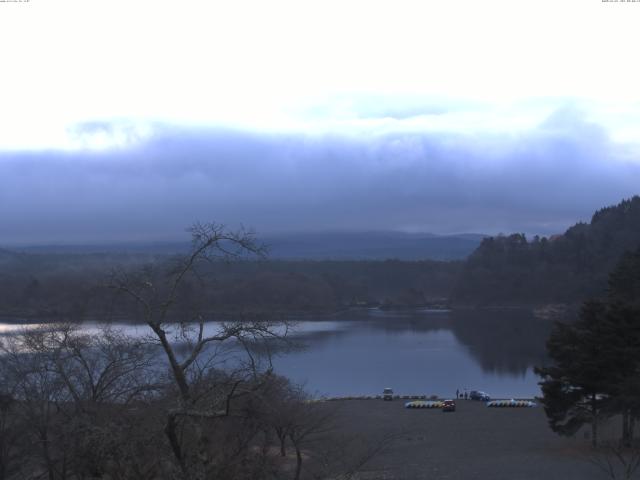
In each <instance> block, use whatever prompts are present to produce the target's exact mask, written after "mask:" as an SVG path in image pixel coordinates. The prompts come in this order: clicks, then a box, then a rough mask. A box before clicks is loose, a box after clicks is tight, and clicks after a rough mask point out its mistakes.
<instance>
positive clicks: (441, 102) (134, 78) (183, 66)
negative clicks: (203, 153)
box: [0, 0, 640, 150]
mask: <svg viewBox="0 0 640 480" xmlns="http://www.w3.org/2000/svg"><path fill="white" fill-rule="evenodd" d="M639 20H640V2H638V3H632V2H629V3H626V2H625V3H613V2H602V1H601V0H563V1H558V0H556V1H549V0H536V1H513V0H506V1H503V0H487V1H482V2H479V1H462V0H461V1H455V2H445V1H434V2H428V1H427V2H425V1H393V2H375V1H322V2H306V1H299V0H298V1H295V0H292V1H269V2H247V1H234V2H206V1H184V0H182V1H166V2H162V1H144V0H143V1H135V2H131V1H122V0H116V1H113V0H112V1H109V2H104V1H89V0H78V1H70V0H56V1H51V0H49V1H43V0H31V1H29V2H16V3H11V2H7V3H0V41H1V42H2V46H3V48H2V50H1V51H0V58H1V65H2V67H1V68H2V72H3V74H2V81H1V88H0V131H1V132H2V135H1V136H0V148H2V149H20V150H22V149H41V148H65V149H66V148H83V147H105V146H111V145H122V144H126V143H127V142H130V141H132V139H133V140H135V139H137V138H140V137H144V136H145V135H146V134H148V133H149V132H150V131H151V130H152V129H153V126H152V125H153V123H154V122H163V123H169V124H185V125H217V126H220V125H222V126H229V127H234V128H240V129H249V130H258V131H263V130H267V131H274V130H275V131H288V130H297V131H299V130H302V131H309V132H314V131H332V130H338V129H339V130H340V131H343V132H345V131H347V132H348V131H356V132H359V131H371V130H375V129H381V128H382V129H396V130H398V129H399V130H404V129H408V130H411V129H422V130H425V129H426V130H428V131H444V132H447V131H453V132H457V131H462V132H472V133H473V132H487V131H489V132H491V131H501V132H502V131H511V130H514V129H515V130H519V129H526V128H531V127H533V126H535V125H538V124H539V123H541V122H542V121H543V120H544V119H545V118H546V117H548V116H549V115H550V114H551V113H552V112H553V111H554V110H555V109H557V108H559V107H563V106H565V105H566V104H567V103H571V104H572V105H577V107H578V108H579V109H580V110H581V111H582V112H583V113H584V115H585V117H586V118H587V119H588V120H590V121H594V122H596V123H598V124H599V125H601V126H603V127H605V128H606V129H607V131H608V132H609V134H610V135H611V137H612V138H613V139H615V140H619V141H624V142H632V143H639V144H640V93H639V91H640V88H639V86H640V69H639V68H638V67H637V61H636V58H635V57H636V52H637V46H638V44H639V40H640V29H638V28H637V26H638V24H639ZM416 105H417V106H418V107H423V109H424V110H423V111H417V113H416V114H414V115H411V114H407V113H405V112H403V110H406V109H407V108H409V107H413V108H414V109H416ZM382 107H386V111H385V108H382ZM409 109H410V108H409ZM430 109H431V110H430ZM418 110H419V109H418ZM398 111H400V114H399V115H398V116H397V117H398V118H396V115H395V114H396V113H398ZM389 112H391V113H389ZM91 122H94V124H97V123H95V122H107V123H111V122H113V123H115V124H124V125H125V127H122V128H120V129H118V128H115V129H113V128H111V129H108V130H105V129H95V128H94V129H89V130H87V129H84V130H83V129H80V130H78V129H77V128H76V126H77V125H84V124H87V123H88V124H90V125H91ZM87 132H89V133H87Z"/></svg>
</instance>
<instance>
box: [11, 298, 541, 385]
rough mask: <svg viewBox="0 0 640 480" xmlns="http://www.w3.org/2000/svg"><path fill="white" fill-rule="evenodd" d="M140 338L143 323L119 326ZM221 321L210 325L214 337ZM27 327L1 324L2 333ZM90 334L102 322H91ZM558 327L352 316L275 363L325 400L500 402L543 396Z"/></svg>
mask: <svg viewBox="0 0 640 480" xmlns="http://www.w3.org/2000/svg"><path fill="white" fill-rule="evenodd" d="M114 327H119V328H122V329H124V330H125V331H126V332H127V333H129V334H131V335H136V336H142V335H146V334H147V333H148V329H147V328H146V327H145V326H142V325H130V324H129V325H126V324H119V325H114ZM218 327H219V323H216V322H209V323H208V324H207V327H206V330H207V331H208V332H214V331H215V330H216V329H217V328H218ZM21 328H24V325H16V324H13V323H0V334H1V333H4V334H8V333H11V332H14V331H15V330H19V329H21ZM83 328H84V329H85V330H87V331H89V332H91V331H94V330H96V329H98V328H99V325H97V324H91V323H88V324H85V325H83ZM550 330H551V323H550V322H548V321H543V320H540V319H536V318H534V317H533V316H532V315H531V313H530V312H529V311H526V310H515V309H513V310H475V309H461V310H454V311H452V312H442V311H440V312H438V311H436V312H434V311H394V312H383V311H380V310H361V311H348V312H343V313H341V314H340V315H336V316H335V317H333V318H332V319H331V320H321V321H301V322H298V323H297V326H296V331H295V333H294V338H295V340H296V343H297V344H298V345H303V346H304V347H305V348H302V349H301V348H294V349H287V352H286V353H283V354H281V355H277V356H276V357H275V358H274V359H273V364H274V368H275V370H276V372H277V373H280V374H283V375H286V376H288V377H290V378H292V379H293V380H294V381H296V382H300V383H304V384H305V385H306V387H307V389H308V390H309V391H310V392H312V393H316V394H322V395H369V394H375V393H380V392H381V391H382V389H383V388H385V387H391V388H394V390H395V391H396V392H397V393H400V394H428V395H431V394H436V395H442V396H452V395H454V394H455V391H456V389H459V390H460V391H463V390H464V389H468V390H473V389H478V390H484V391H486V392H488V393H489V394H490V395H492V396H494V397H527V396H533V395H538V394H539V387H538V385H537V381H538V378H537V377H536V376H535V375H534V374H533V366H534V365H541V364H543V363H544V362H545V360H546V355H545V341H546V338H547V336H548V334H549V332H550Z"/></svg>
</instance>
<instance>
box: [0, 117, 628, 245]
mask: <svg viewBox="0 0 640 480" xmlns="http://www.w3.org/2000/svg"><path fill="white" fill-rule="evenodd" d="M87 131H89V133H92V134H93V133H95V132H96V131H98V132H107V133H109V132H113V131H118V128H117V127H114V126H110V125H108V124H103V123H96V124H91V125H84V126H79V127H78V129H77V132H79V134H82V133H83V132H87ZM154 132H155V133H154V134H153V135H152V136H151V137H149V138H147V139H146V140H144V141H141V142H140V143H137V144H136V146H135V147H129V148H126V149H117V150H108V151H76V152H60V151H45V152H3V153H0V225H2V230H1V234H0V243H2V244H10V243H19V242H22V243H49V242H65V243H78V242H105V241H112V240H149V239H158V240H161V239H179V238H184V228H186V227H187V226H188V225H190V224H191V223H193V222H194V221H196V220H200V221H208V220H216V221H220V222H224V223H228V224H230V225H238V224H239V223H243V224H245V225H248V226H253V227H255V228H256V229H257V230H258V231H259V232H263V233H270V232H276V231H318V230H351V231H353V230H413V231H416V230H421V231H428V232H434V233H452V232H480V233H497V232H500V231H502V232H511V231H518V232H531V233H542V234H548V233H555V232H559V231H562V230H563V229H564V228H566V227H567V226H569V225H570V224H572V223H574V222H576V221H578V220H588V219H589V216H590V214H591V213H592V212H593V210H595V209H597V208H600V207H602V206H605V205H608V204H612V203H616V202H618V201H619V200H620V199H622V198H623V197H629V196H631V195H633V194H635V193H638V190H639V188H638V185H640V163H629V162H627V161H623V160H622V158H623V157H622V154H621V151H622V150H621V149H622V148H623V147H622V146H619V145H617V144H615V143H612V142H611V141H610V140H609V138H608V136H607V134H606V131H605V130H603V129H602V128H601V127H599V126H598V125H596V124H592V123H588V122H586V121H585V120H584V119H583V118H582V116H581V115H580V113H579V112H576V111H574V110H572V109H564V110H559V111H557V112H556V113H555V114H554V115H552V116H551V117H549V118H548V119H547V121H545V122H543V123H542V124H541V125H540V126H539V127H538V128H535V129H532V130H531V131H529V132H526V133H521V134H513V133H511V134H504V135H503V134H491V135H489V134H486V135H482V136H478V135H471V134H468V135H464V134H443V133H437V134H436V133H428V132H424V133H416V132H415V131H412V132H411V133H398V132H395V133H384V134H383V133H380V134H375V133H374V134H351V135H338V134H324V135H319V134H316V135H310V134H308V135H306V134H293V133H291V134H258V133H251V132H244V131H233V130H224V129H215V128H186V127H175V126H170V125H161V126H156V128H155V129H154Z"/></svg>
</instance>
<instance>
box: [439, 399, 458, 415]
mask: <svg viewBox="0 0 640 480" xmlns="http://www.w3.org/2000/svg"><path fill="white" fill-rule="evenodd" d="M442 411H443V412H455V411H456V401H455V400H445V401H444V402H442Z"/></svg>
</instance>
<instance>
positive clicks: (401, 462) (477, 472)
mask: <svg viewBox="0 0 640 480" xmlns="http://www.w3.org/2000/svg"><path fill="white" fill-rule="evenodd" d="M404 403H405V401H403V400H394V401H391V402H384V401H380V400H341V401H334V402H326V405H327V407H328V408H337V424H338V425H339V428H340V429H341V430H342V429H344V432H349V433H351V434H354V433H357V434H359V435H360V436H361V437H362V438H364V439H367V438H371V439H374V438H381V437H383V436H384V435H387V434H392V433H397V434H398V436H397V438H396V439H395V440H394V441H393V442H392V443H391V444H390V446H389V447H388V448H387V449H386V450H385V451H384V452H382V453H380V454H378V455H376V457H375V458H374V459H373V460H371V461H370V462H369V463H367V464H366V467H365V468H364V469H363V472H362V475H361V478H367V479H369V478H371V479H373V478H376V479H383V478H388V479H432V480H437V479H443V480H444V479H451V480H453V479H492V480H500V479H505V480H507V479H508V480H518V479H520V480H524V479H532V480H533V479H544V480H555V479H558V480H566V479H605V478H608V477H607V476H606V475H605V474H604V473H603V472H601V471H600V470H599V468H598V467H597V466H596V465H594V464H593V463H592V462H591V461H590V460H589V457H590V456H591V457H593V453H592V451H591V448H590V441H589V438H588V436H587V435H586V434H585V432H584V431H582V432H580V433H579V434H577V435H576V436H575V437H573V438H566V437H561V436H558V435H556V434H555V433H553V432H552V431H551V430H550V429H549V427H548V425H547V419H546V417H545V414H544V410H543V409H542V408H541V407H535V408H487V407H486V406H485V404H484V403H482V402H475V401H471V400H459V401H457V402H456V404H457V408H456V411H455V412H447V413H444V412H442V410H440V409H415V410H414V409H406V408H404ZM336 404H337V405H336ZM603 431H604V432H606V431H607V428H606V427H604V428H603Z"/></svg>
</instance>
